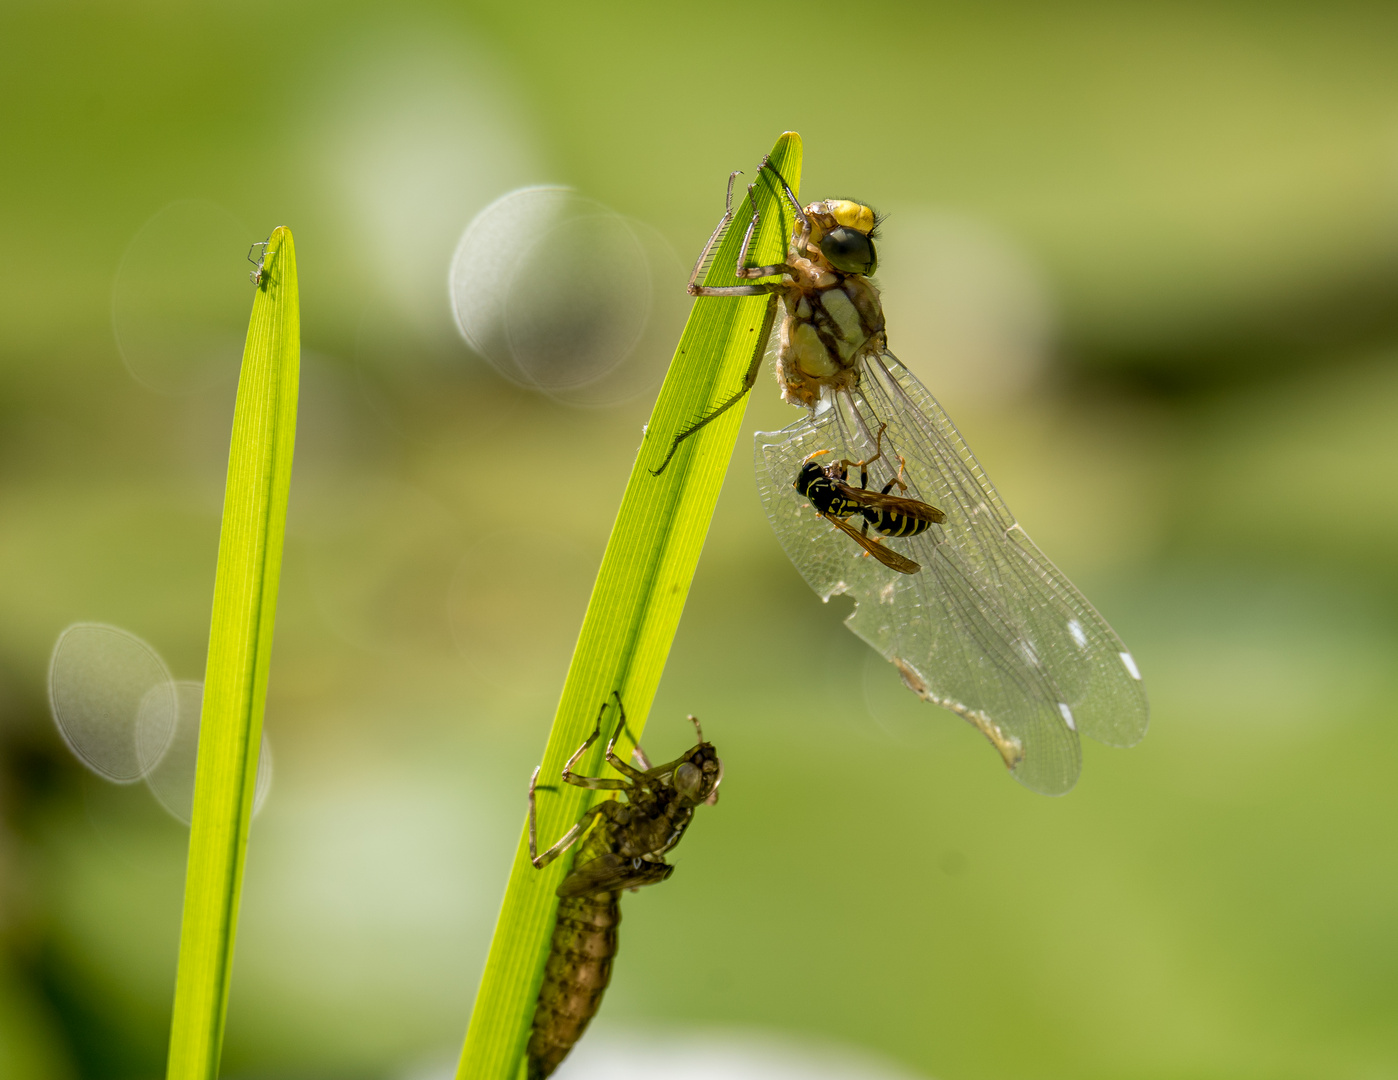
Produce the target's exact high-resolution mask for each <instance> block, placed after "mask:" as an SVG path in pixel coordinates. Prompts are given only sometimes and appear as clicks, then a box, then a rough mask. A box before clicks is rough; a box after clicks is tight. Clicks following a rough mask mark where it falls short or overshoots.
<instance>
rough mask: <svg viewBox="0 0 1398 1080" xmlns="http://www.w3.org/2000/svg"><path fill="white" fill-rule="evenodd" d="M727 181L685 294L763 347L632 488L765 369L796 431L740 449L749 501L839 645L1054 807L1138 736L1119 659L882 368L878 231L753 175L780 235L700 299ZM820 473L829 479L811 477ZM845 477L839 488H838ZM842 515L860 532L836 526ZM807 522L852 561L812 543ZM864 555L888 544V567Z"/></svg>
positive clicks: (882, 555) (854, 210)
mask: <svg viewBox="0 0 1398 1080" xmlns="http://www.w3.org/2000/svg"><path fill="white" fill-rule="evenodd" d="M737 175H738V174H737V173H733V174H731V175H730V176H729V178H728V198H727V203H726V206H725V210H724V214H723V217H722V218H721V219H720V221H719V224H718V227H717V228H716V229H715V230H714V232H713V234H712V235H711V236H710V237H709V241H708V243H707V244H706V245H705V246H704V250H703V251H702V252H701V254H700V256H699V259H698V261H697V262H696V263H695V266H694V271H693V273H691V275H690V278H689V285H688V290H689V293H690V295H691V296H695V297H741V296H766V297H767V298H768V303H767V310H766V314H765V316H764V322H763V327H764V329H763V332H762V334H760V335H759V340H758V341H757V344H756V348H755V349H754V351H753V356H752V361H751V363H750V365H749V367H748V371H747V374H746V376H745V378H744V380H743V383H742V385H741V386H739V387H738V388H737V389H736V391H735V392H734V393H732V394H731V395H729V396H728V397H727V398H726V399H723V400H721V401H719V403H718V404H717V405H716V406H715V407H713V408H711V409H710V410H709V411H708V413H707V415H705V416H703V417H702V418H701V419H700V420H699V421H698V422H697V423H695V424H692V425H690V426H689V427H688V428H686V429H685V430H683V431H681V432H679V433H678V434H677V435H675V436H674V437H673V439H672V440H671V442H670V444H669V447H668V451H667V453H666V454H665V456H664V459H663V460H661V461H660V463H659V465H658V466H657V467H656V468H655V469H653V470H652V471H653V472H656V473H659V472H661V471H663V470H664V468H665V467H666V465H668V463H669V462H670V460H671V459H672V458H673V457H674V455H675V454H676V453H677V452H678V451H679V449H680V447H681V446H682V445H683V444H684V441H685V440H686V439H688V438H689V437H690V436H691V435H693V434H694V433H695V432H696V431H698V430H699V429H700V428H702V427H703V426H704V425H705V424H708V423H710V422H711V421H712V420H713V419H714V418H715V417H717V416H720V415H722V414H723V413H724V412H725V411H726V410H728V409H730V408H732V407H733V406H734V405H735V404H737V402H739V401H741V400H742V398H743V397H744V395H746V394H747V393H748V392H749V391H750V390H751V389H752V387H753V386H754V385H755V383H756V381H757V377H758V374H759V372H760V370H761V366H762V361H763V358H764V356H765V354H766V353H768V352H771V353H772V355H773V358H774V362H775V367H776V376H777V383H778V385H779V386H780V388H781V394H782V397H783V398H784V399H785V400H786V401H787V402H789V403H790V404H792V405H797V406H800V407H802V408H803V409H804V410H805V413H806V415H805V417H803V418H802V419H800V420H798V421H797V422H796V423H794V424H792V425H790V426H788V427H786V428H784V429H783V430H781V431H776V432H759V433H758V435H757V445H756V455H755V456H756V465H757V474H758V488H759V490H760V492H761V495H762V502H763V506H764V508H765V509H766V511H767V516H768V518H769V519H770V521H771V522H772V527H773V528H774V529H775V531H776V533H777V536H778V538H779V539H780V540H781V543H782V546H783V547H784V548H785V549H786V552H787V555H788V556H789V557H790V558H791V561H792V562H793V563H794V564H795V566H796V568H797V570H799V571H800V573H801V575H802V576H803V577H804V578H805V579H806V581H807V582H808V583H809V584H810V586H811V587H812V588H813V589H814V590H815V591H816V593H817V594H818V595H819V596H820V597H821V599H823V600H828V599H829V598H830V597H831V596H834V595H836V594H838V593H845V594H848V595H849V596H851V597H852V598H853V599H854V600H855V601H856V604H855V609H854V611H853V612H852V613H851V615H850V616H849V617H848V618H847V619H846V625H847V626H849V628H850V629H851V630H852V631H854V633H856V634H858V635H859V636H860V637H861V638H863V639H864V640H865V641H866V642H868V643H869V644H870V645H871V646H873V647H874V648H875V649H876V650H877V651H878V652H879V653H880V654H881V655H882V656H883V657H884V658H885V659H887V660H888V661H889V662H890V663H892V664H893V665H894V667H895V668H896V669H897V671H898V673H899V675H900V676H901V677H902V679H903V682H904V684H905V685H906V686H907V687H908V688H909V689H910V690H912V691H913V692H914V693H915V694H917V695H918V696H919V697H920V698H922V699H923V700H924V701H927V702H929V703H931V704H935V705H938V706H941V707H943V708H945V709H948V710H950V711H951V712H953V713H955V714H956V715H958V716H960V717H961V718H962V719H964V720H966V721H968V722H969V723H971V724H973V725H974V726H975V727H976V728H977V729H978V730H979V731H981V732H982V734H984V735H985V736H986V737H987V738H988V739H989V740H990V742H991V743H992V744H993V745H994V747H995V749H996V750H997V751H998V752H999V754H1000V756H1001V758H1002V759H1003V761H1004V763H1005V765H1006V766H1007V767H1008V768H1009V769H1010V771H1011V773H1012V774H1013V775H1014V777H1015V779H1017V780H1019V781H1020V782H1021V783H1023V784H1024V785H1025V786H1026V787H1029V788H1031V789H1033V790H1035V791H1039V792H1043V793H1045V794H1062V793H1063V792H1065V791H1067V790H1069V789H1070V788H1071V787H1072V786H1073V784H1074V783H1076V781H1077V777H1078V773H1079V771H1080V769H1081V764H1082V751H1081V747H1080V745H1079V735H1080V734H1085V735H1089V736H1091V737H1092V738H1095V739H1097V740H1098V741H1100V742H1104V743H1107V744H1108V745H1111V746H1131V745H1134V744H1135V743H1137V742H1139V741H1140V739H1141V738H1142V737H1143V736H1144V735H1145V731H1146V726H1147V720H1148V716H1149V706H1148V703H1147V700H1146V694H1145V688H1144V685H1143V683H1142V681H1141V672H1140V670H1139V668H1138V667H1137V665H1136V661H1135V658H1134V657H1133V656H1132V655H1131V653H1130V652H1129V651H1128V650H1127V648H1126V646H1125V645H1124V644H1123V643H1122V641H1121V639H1120V638H1118V637H1117V635H1116V633H1115V632H1114V631H1113V630H1112V628H1111V626H1109V625H1108V624H1107V621H1106V620H1105V619H1103V618H1102V616H1101V615H1099V614H1098V613H1097V611H1096V610H1095V609H1094V608H1093V607H1092V605H1091V604H1090V603H1088V601H1087V600H1086V599H1085V598H1084V597H1083V595H1082V594H1081V593H1080V592H1078V590H1077V589H1076V588H1074V586H1073V584H1072V582H1070V581H1069V580H1068V579H1067V577H1066V576H1064V574H1063V573H1062V572H1061V571H1060V570H1059V569H1058V568H1057V567H1056V566H1054V565H1053V563H1052V562H1051V561H1050V560H1049V559H1048V558H1047V556H1045V555H1044V553H1043V552H1042V551H1040V550H1039V548H1038V547H1037V546H1036V545H1035V544H1034V542H1033V541H1032V540H1031V539H1030V538H1029V536H1028V535H1027V534H1026V533H1025V531H1024V527H1023V526H1022V525H1020V523H1019V522H1018V521H1017V520H1016V519H1015V517H1014V515H1013V514H1011V513H1010V511H1009V508H1008V507H1007V506H1006V505H1005V501H1004V499H1003V498H1001V496H1000V493H999V492H998V491H996V490H995V487H994V485H993V484H992V483H991V482H990V479H989V477H987V476H986V474H985V470H984V468H982V466H981V464H980V462H979V461H977V460H976V457H975V455H974V454H973V453H972V452H971V449H970V447H968V446H967V445H966V442H965V440H964V439H963V438H962V437H961V433H960V432H959V431H957V429H956V425H955V424H953V423H952V421H951V419H950V417H948V416H947V414H946V412H945V411H944V410H943V409H942V406H941V405H940V404H939V403H938V401H937V400H936V398H935V397H933V396H932V394H931V393H930V392H929V391H928V390H927V388H926V387H925V386H923V385H922V383H921V382H919V381H918V380H917V378H916V377H914V376H913V375H912V373H911V372H909V371H908V370H907V369H906V368H905V367H904V366H903V365H902V363H901V362H899V360H898V358H897V357H896V356H895V355H894V354H893V352H892V351H891V350H890V349H889V345H888V327H887V324H886V322H885V318H884V310H883V301H882V298H881V296H880V293H879V289H878V287H877V285H876V284H875V282H874V280H873V275H874V273H875V271H876V270H877V268H878V253H877V241H878V238H879V234H880V228H881V226H882V225H883V221H882V219H881V217H880V215H878V214H877V213H875V212H874V210H873V209H872V208H871V207H869V206H868V205H866V204H865V203H862V202H859V201H856V200H852V199H824V200H821V201H818V202H812V203H809V204H807V205H805V206H802V205H801V204H800V202H798V201H797V199H796V195H795V193H794V192H793V191H792V190H791V188H790V187H789V186H788V185H787V183H786V181H785V179H784V178H783V177H782V176H781V175H780V173H779V172H778V171H777V170H776V169H775V168H774V167H773V166H772V165H771V163H770V162H768V161H767V160H765V159H764V160H763V162H762V164H761V166H760V167H759V169H758V176H757V178H756V182H755V183H754V184H753V185H749V188H748V191H749V194H752V192H753V191H754V190H755V187H756V183H766V184H771V185H779V187H774V188H773V190H774V191H776V192H777V194H778V195H779V205H780V206H781V208H782V213H783V215H784V216H785V214H786V213H788V212H789V213H790V215H791V219H792V226H791V230H790V232H789V234H788V235H789V242H788V245H787V250H786V253H785V257H784V258H783V259H782V260H781V261H780V262H775V263H772V264H771V265H766V266H749V265H748V256H749V253H750V250H751V247H752V239H753V236H754V235H755V234H756V231H757V227H758V224H759V216H758V214H756V213H754V214H753V216H752V218H751V219H750V220H749V221H748V222H747V224H746V230H747V231H746V233H745V234H744V236H743V242H742V244H741V247H740V251H739V253H738V258H737V262H736V265H735V266H734V270H733V273H734V274H735V276H736V277H737V279H738V284H733V285H706V284H703V283H702V282H701V276H703V275H706V274H707V268H708V266H709V263H710V260H711V256H712V253H713V252H714V251H715V250H716V248H717V245H718V244H719V243H720V241H721V240H722V238H723V237H724V236H725V235H726V234H727V232H728V230H729V228H730V226H732V225H733V224H734V221H735V216H734V209H733V184H734V179H735V177H736V176H737ZM761 279H766V280H761ZM822 454H830V455H831V457H830V460H831V461H833V462H835V464H831V465H825V466H821V465H820V464H819V463H818V462H817V461H816V459H817V458H819V457H820V456H822ZM861 462H862V463H863V464H861ZM856 466H857V467H858V468H859V469H860V485H859V487H855V486H854V485H853V484H851V483H850V480H849V476H850V470H852V469H853V468H855V467H856ZM793 477H795V482H794V483H793ZM895 489H896V492H895ZM812 506H814V507H815V509H816V510H817V513H816V514H812V513H811V507H812ZM856 514H857V515H858V516H859V517H860V518H862V519H863V523H862V527H860V528H856V526H855V525H854V524H851V521H850V520H849V519H852V518H854V517H855V516H856ZM826 522H829V523H831V524H833V525H834V526H835V529H836V530H838V531H840V532H843V533H844V534H845V535H846V536H848V537H849V538H850V539H852V540H853V541H854V544H850V543H848V542H846V541H845V540H844V539H839V540H832V535H833V531H832V530H831V529H830V528H829V527H828V526H827V525H826ZM871 533H873V534H876V535H870V534H871ZM882 538H898V543H899V546H900V547H901V548H903V550H904V551H905V552H906V554H904V553H903V552H897V551H894V550H893V549H892V547H891V546H890V545H889V544H886V543H883V542H882ZM866 556H871V557H867V558H866Z"/></svg>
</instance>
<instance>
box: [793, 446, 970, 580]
mask: <svg viewBox="0 0 1398 1080" xmlns="http://www.w3.org/2000/svg"><path fill="white" fill-rule="evenodd" d="M882 438H883V432H882V431H880V432H879V439H880V441H882ZM828 453H830V451H829V450H828V449H827V450H817V451H815V452H814V453H813V454H809V455H807V457H806V459H805V460H804V461H802V462H801V471H800V472H799V473H797V474H796V481H795V483H793V484H792V487H794V488H795V489H796V490H797V491H799V492H800V493H801V494H802V495H804V496H805V497H806V498H807V499H809V500H810V502H811V505H812V506H814V507H815V509H816V513H818V514H820V515H821V516H822V517H824V518H825V519H826V520H827V521H829V522H830V524H832V525H834V526H835V527H836V528H837V529H839V530H840V531H841V532H843V533H844V534H845V535H846V536H848V537H849V538H850V539H851V540H853V541H854V542H855V543H856V544H858V545H859V546H860V547H862V548H863V549H864V550H865V551H866V552H868V553H869V554H870V555H872V556H873V557H874V558H876V559H878V560H879V562H881V563H883V564H884V566H886V567H888V568H889V569H890V570H897V571H898V572H899V573H900V574H916V573H917V572H918V571H919V570H921V569H922V567H921V566H919V565H918V564H917V563H915V562H913V560H912V559H909V558H907V557H906V556H904V555H901V554H899V553H898V552H896V551H893V550H892V549H891V548H889V547H887V546H885V545H884V544H881V543H879V542H878V541H877V540H872V539H870V537H869V529H870V528H873V530H874V531H875V532H877V533H879V534H880V535H882V536H891V537H899V536H918V535H920V534H922V533H924V532H926V531H927V530H928V529H929V528H930V527H931V526H933V525H937V524H939V523H941V522H943V521H945V520H946V519H947V516H946V514H944V513H942V512H941V511H940V510H938V509H937V508H936V507H935V506H932V505H930V504H928V503H925V502H919V501H918V500H917V499H908V498H904V497H903V496H901V495H891V494H889V493H890V492H891V491H892V490H893V488H894V487H895V486H897V487H898V488H899V489H900V490H906V488H907V485H906V484H904V482H903V467H904V466H903V463H901V462H900V463H899V466H898V475H897V476H895V477H894V478H893V479H892V480H890V481H889V482H888V483H886V484H885V485H884V486H883V490H882V491H870V490H869V465H870V464H872V463H873V462H874V461H875V460H877V459H878V458H879V457H881V456H882V451H880V452H879V453H878V454H876V455H875V456H874V457H873V458H869V459H866V460H864V461H850V460H848V459H843V460H841V461H837V462H835V463H834V464H833V465H825V466H821V465H818V464H817V463H816V461H815V459H816V458H818V457H821V456H823V455H825V454H828ZM852 468H854V469H858V470H859V486H858V487H853V486H852V485H851V484H850V483H849V470H850V469H852ZM855 514H858V515H860V517H862V518H863V519H864V526H863V528H862V529H859V530H856V529H855V527H854V526H853V525H851V524H850V523H849V522H848V521H847V520H845V519H846V518H849V517H852V516H853V515H855Z"/></svg>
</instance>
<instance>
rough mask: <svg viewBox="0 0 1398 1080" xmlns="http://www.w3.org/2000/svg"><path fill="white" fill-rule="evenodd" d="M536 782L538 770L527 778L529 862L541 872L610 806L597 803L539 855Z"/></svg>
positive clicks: (537, 780) (575, 841)
mask: <svg viewBox="0 0 1398 1080" xmlns="http://www.w3.org/2000/svg"><path fill="white" fill-rule="evenodd" d="M538 782H539V769H538V768H535V769H534V775H533V776H531V777H530V778H529V861H530V862H532V863H533V864H534V868H535V869H536V870H542V869H543V868H544V867H545V866H547V865H548V864H549V863H551V862H553V860H554V859H556V858H558V856H560V855H562V854H563V853H564V852H565V851H567V850H568V849H569V848H570V847H572V846H573V845H574V844H575V843H577V840H578V837H580V836H581V835H582V834H583V833H584V832H586V831H587V827H588V825H590V824H591V823H592V819H593V818H594V817H596V816H597V815H598V814H600V813H602V811H603V807H605V806H608V805H610V804H609V803H598V804H597V805H596V806H594V807H592V808H591V809H590V810H588V811H587V812H585V813H584V814H583V816H582V817H580V818H578V823H577V824H576V825H574V826H573V827H572V828H571V829H569V830H568V831H567V832H566V833H564V834H563V836H562V837H561V838H560V839H559V841H558V843H556V844H554V845H553V847H551V848H549V849H548V850H547V851H546V852H544V853H543V854H542V855H540V854H539V853H538V852H539V826H538V811H537V809H536V808H535V805H534V786H535V785H536V784H537V783H538Z"/></svg>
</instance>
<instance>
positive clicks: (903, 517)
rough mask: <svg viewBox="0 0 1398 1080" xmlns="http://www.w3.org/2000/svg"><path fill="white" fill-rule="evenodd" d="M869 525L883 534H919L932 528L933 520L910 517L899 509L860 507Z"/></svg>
mask: <svg viewBox="0 0 1398 1080" xmlns="http://www.w3.org/2000/svg"><path fill="white" fill-rule="evenodd" d="M858 510H859V512H860V513H861V514H863V515H864V520H865V521H867V522H868V523H869V527H870V528H872V529H873V530H874V531H875V532H878V533H880V534H881V535H883V536H917V535H918V534H919V533H924V532H926V531H927V530H928V529H930V528H931V527H932V525H933V522H931V521H927V520H924V519H923V518H915V517H909V516H908V515H907V514H900V513H899V512H898V511H897V510H888V509H875V508H874V507H872V506H861V507H858Z"/></svg>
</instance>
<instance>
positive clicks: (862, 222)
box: [825, 199, 874, 236]
mask: <svg viewBox="0 0 1398 1080" xmlns="http://www.w3.org/2000/svg"><path fill="white" fill-rule="evenodd" d="M825 208H826V210H828V211H829V212H830V216H831V217H833V218H834V219H835V223H836V224H837V225H843V226H844V227H845V228H847V229H854V230H855V231H856V232H862V233H864V234H865V235H866V236H867V235H868V234H869V233H871V232H873V231H874V211H873V210H872V209H871V208H870V207H867V206H865V205H864V204H863V203H857V202H851V201H850V200H849V199H827V200H826V202H825Z"/></svg>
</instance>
